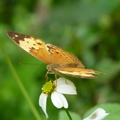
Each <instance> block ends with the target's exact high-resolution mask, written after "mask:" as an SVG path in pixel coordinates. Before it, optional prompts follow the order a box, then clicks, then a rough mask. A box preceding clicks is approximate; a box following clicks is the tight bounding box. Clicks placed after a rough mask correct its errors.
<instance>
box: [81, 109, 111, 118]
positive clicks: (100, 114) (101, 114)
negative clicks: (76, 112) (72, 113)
mask: <svg viewBox="0 0 120 120" xmlns="http://www.w3.org/2000/svg"><path fill="white" fill-rule="evenodd" d="M109 114H110V113H106V111H105V110H104V109H102V108H98V109H96V110H95V111H94V112H93V113H92V114H91V115H89V116H88V117H87V118H85V119H83V120H102V119H103V118H105V117H106V116H107V115H109Z"/></svg>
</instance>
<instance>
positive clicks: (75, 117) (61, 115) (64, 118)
mask: <svg viewBox="0 0 120 120" xmlns="http://www.w3.org/2000/svg"><path fill="white" fill-rule="evenodd" d="M69 113H70V115H71V117H72V120H82V119H81V118H80V116H79V115H77V114H76V113H74V112H70V111H69ZM59 120H69V118H68V116H67V114H66V112H65V111H64V110H61V111H60V112H59Z"/></svg>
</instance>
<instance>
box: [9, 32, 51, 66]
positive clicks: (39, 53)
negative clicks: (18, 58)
mask: <svg viewBox="0 0 120 120" xmlns="http://www.w3.org/2000/svg"><path fill="white" fill-rule="evenodd" d="M7 34H8V36H9V37H10V38H11V39H12V40H13V41H14V42H15V43H17V44H18V45H19V46H20V47H21V48H22V49H24V50H25V51H27V52H28V53H30V54H32V55H33V56H34V57H36V58H37V59H39V60H41V61H42V62H45V63H47V64H50V61H51V60H50V56H49V54H48V52H47V50H46V45H45V42H44V41H42V40H41V39H37V38H34V37H31V36H28V35H24V34H19V33H16V32H12V31H7Z"/></svg>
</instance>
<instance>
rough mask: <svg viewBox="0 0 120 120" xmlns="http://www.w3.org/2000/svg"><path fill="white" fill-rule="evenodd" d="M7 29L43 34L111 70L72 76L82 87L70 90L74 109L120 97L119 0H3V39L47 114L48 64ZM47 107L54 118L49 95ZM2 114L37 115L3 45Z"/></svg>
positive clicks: (16, 118) (89, 63) (22, 119)
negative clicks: (44, 90)
mask: <svg viewBox="0 0 120 120" xmlns="http://www.w3.org/2000/svg"><path fill="white" fill-rule="evenodd" d="M6 30H12V31H16V32H18V33H23V34H26V35H31V36H34V37H38V38H41V39H43V40H44V41H45V42H46V43H51V44H54V45H57V46H59V47H61V48H62V49H64V50H66V51H68V52H71V53H73V54H75V55H76V56H77V57H78V58H79V59H80V60H81V61H82V62H83V63H84V65H85V66H86V68H91V69H95V70H97V71H101V72H104V73H106V74H103V75H99V76H98V77H97V78H96V79H87V80H86V79H77V78H71V77H68V78H69V79H70V80H72V81H73V82H74V84H75V85H76V87H77V92H78V95H76V96H66V97H67V99H68V102H69V110H71V111H74V112H76V113H78V114H79V115H83V114H84V112H85V111H87V110H88V109H89V108H91V107H93V106H95V105H98V104H102V103H119V102H120V0H114V1H113V0H109V1H107V0H34V1H32V0H0V41H2V43H3V45H4V47H5V50H6V51H7V54H8V55H9V57H10V59H11V61H12V63H13V65H14V67H15V69H16V72H17V73H18V75H19V77H20V78H21V80H22V82H23V84H24V86H25V88H26V90H27V92H28V93H29V95H30V98H31V100H32V101H33V103H34V105H35V106H36V108H37V110H38V111H39V113H40V115H41V116H43V117H44V114H43V112H42V110H41V108H40V107H39V106H38V98H39V95H40V93H41V88H42V86H43V84H44V83H45V81H46V80H45V77H44V76H45V73H46V67H45V66H46V64H45V63H42V62H40V61H39V60H37V59H35V58H34V57H32V56H31V55H29V54H28V53H26V52H25V51H24V50H22V49H21V48H19V47H18V46H17V45H15V44H14V43H13V42H12V41H11V40H10V39H9V38H8V36H7V35H6ZM19 63H25V64H19ZM26 63H30V64H31V63H32V64H36V65H28V64H26ZM47 111H48V114H49V116H50V120H53V119H54V120H55V119H58V111H59V110H58V109H57V108H55V107H54V106H53V105H52V103H51V101H50V98H49V100H48V106H47ZM53 113H54V114H53ZM0 119H1V120H8V119H9V120H26V119H29V120H34V119H35V118H34V116H33V114H32V112H31V110H30V108H29V105H28V103H27V102H26V100H25V98H24V97H23V95H22V93H21V91H20V89H19V87H18V85H17V83H16V81H15V80H14V77H13V75H12V73H11V71H10V69H9V66H8V64H7V62H6V60H5V57H4V55H3V53H2V51H1V50H0Z"/></svg>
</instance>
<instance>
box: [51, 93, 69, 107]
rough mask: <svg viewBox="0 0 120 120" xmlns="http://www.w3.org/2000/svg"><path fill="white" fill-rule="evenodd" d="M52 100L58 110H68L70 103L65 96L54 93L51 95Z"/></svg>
mask: <svg viewBox="0 0 120 120" xmlns="http://www.w3.org/2000/svg"><path fill="white" fill-rule="evenodd" d="M51 100H52V103H53V104H54V106H55V107H57V108H62V107H64V108H68V102H67V100H66V98H65V97H64V95H62V94H61V93H58V92H53V93H52V94H51Z"/></svg>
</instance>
